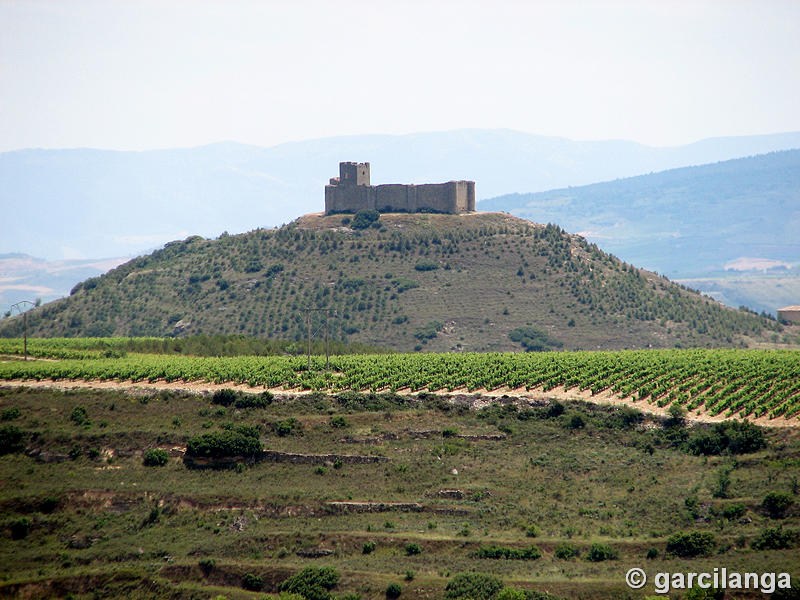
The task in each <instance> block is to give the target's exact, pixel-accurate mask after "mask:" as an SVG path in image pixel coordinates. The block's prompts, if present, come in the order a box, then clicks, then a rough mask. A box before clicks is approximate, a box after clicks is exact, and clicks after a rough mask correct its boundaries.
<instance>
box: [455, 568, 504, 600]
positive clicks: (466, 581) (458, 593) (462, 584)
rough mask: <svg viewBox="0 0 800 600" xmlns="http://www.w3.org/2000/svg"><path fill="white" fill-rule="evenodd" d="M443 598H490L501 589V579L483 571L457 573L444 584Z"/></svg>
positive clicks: (473, 599)
mask: <svg viewBox="0 0 800 600" xmlns="http://www.w3.org/2000/svg"><path fill="white" fill-rule="evenodd" d="M444 589H445V598H451V599H453V600H457V599H465V600H466V599H467V598H470V599H471V600H490V599H491V598H492V597H493V596H494V595H495V594H497V593H498V592H499V591H500V590H502V589H503V580H502V579H500V578H499V577H497V576H496V575H487V574H485V573H459V574H458V575H456V576H455V577H453V579H451V580H450V582H449V583H448V584H447V586H445V588H444Z"/></svg>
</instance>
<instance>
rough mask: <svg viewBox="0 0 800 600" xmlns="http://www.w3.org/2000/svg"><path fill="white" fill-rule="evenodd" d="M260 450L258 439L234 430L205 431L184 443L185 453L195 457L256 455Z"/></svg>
mask: <svg viewBox="0 0 800 600" xmlns="http://www.w3.org/2000/svg"><path fill="white" fill-rule="evenodd" d="M261 451H262V448H261V442H260V441H259V440H258V439H256V438H253V437H250V436H246V435H242V434H241V433H237V432H234V431H220V432H217V433H205V434H203V435H200V436H197V437H194V438H192V439H190V440H189V443H188V444H186V455H187V456H190V457H195V458H200V457H202V458H222V457H230V456H243V457H256V456H257V455H259V454H260V453H261Z"/></svg>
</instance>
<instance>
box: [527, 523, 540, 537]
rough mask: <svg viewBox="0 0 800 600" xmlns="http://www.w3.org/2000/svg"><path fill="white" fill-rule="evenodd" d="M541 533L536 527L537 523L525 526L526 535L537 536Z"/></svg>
mask: <svg viewBox="0 0 800 600" xmlns="http://www.w3.org/2000/svg"><path fill="white" fill-rule="evenodd" d="M537 535H539V530H538V529H537V528H536V525H528V526H527V527H526V528H525V537H529V538H535V537H536V536H537Z"/></svg>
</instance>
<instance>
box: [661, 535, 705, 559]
mask: <svg viewBox="0 0 800 600" xmlns="http://www.w3.org/2000/svg"><path fill="white" fill-rule="evenodd" d="M715 544H716V541H715V539H714V534H712V533H707V532H702V531H693V532H691V533H676V534H674V535H671V536H670V537H669V539H668V540H667V552H668V553H669V554H674V555H675V556H680V557H681V558H694V557H695V556H708V555H709V554H711V552H712V550H714V545H715Z"/></svg>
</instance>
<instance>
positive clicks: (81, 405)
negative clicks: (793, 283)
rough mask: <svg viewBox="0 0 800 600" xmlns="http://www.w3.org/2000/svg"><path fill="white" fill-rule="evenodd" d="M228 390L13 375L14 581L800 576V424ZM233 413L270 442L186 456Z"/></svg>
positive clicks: (110, 586)
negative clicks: (263, 399) (58, 383)
mask: <svg viewBox="0 0 800 600" xmlns="http://www.w3.org/2000/svg"><path fill="white" fill-rule="evenodd" d="M223 400H225V397H222V396H221V395H220V396H219V397H216V398H214V397H210V396H194V395H187V394H182V393H177V392H173V393H168V392H163V393H153V394H149V393H142V392H139V393H136V394H127V393H124V392H121V391H108V390H106V391H82V392H66V393H61V392H53V391H43V390H25V389H16V390H6V389H2V388H0V409H2V411H3V414H4V415H8V417H5V416H4V419H6V420H5V422H4V423H3V427H4V428H7V429H10V428H12V427H13V428H15V429H16V430H17V431H19V432H20V433H19V436H18V437H19V440H17V443H16V444H14V446H13V447H10V445H7V446H6V447H4V448H3V453H2V455H0V479H2V481H4V482H5V484H4V485H3V486H0V511H2V520H0V548H2V555H3V558H4V560H3V561H2V567H1V568H0V571H1V572H2V578H0V597H3V598H15V599H16V598H18V599H20V600H22V599H28V598H37V599H48V598H68V597H74V598H76V599H81V600H82V599H89V598H132V599H141V600H144V599H147V600H156V599H158V600H161V599H165V600H166V599H171V600H200V599H202V600H207V599H209V598H213V597H225V598H229V599H231V600H246V599H250V600H253V599H256V598H258V599H264V598H265V596H264V593H276V592H278V589H279V586H280V584H281V582H284V581H285V580H287V579H288V578H289V577H290V576H292V575H295V574H297V573H298V572H300V571H301V570H302V569H304V568H306V567H316V568H320V567H329V568H333V569H335V570H336V573H338V575H339V578H338V581H337V582H336V586H335V588H334V589H333V590H332V595H333V596H334V597H336V598H353V597H354V596H352V595H351V594H357V596H355V597H359V598H361V599H362V600H382V599H383V598H386V594H385V591H386V589H387V587H388V586H389V584H392V583H395V584H398V585H400V586H402V595H401V598H408V599H411V598H415V599H416V598H428V599H431V600H435V599H439V598H449V599H450V600H452V599H453V598H454V595H453V594H446V591H445V588H446V586H448V584H450V583H451V582H452V581H454V580H457V574H458V573H462V572H480V573H491V574H493V575H496V576H498V577H499V578H501V579H502V580H503V582H504V583H505V585H509V586H514V587H517V588H521V589H526V590H530V591H533V590H537V591H539V592H540V593H541V594H542V595H537V596H532V598H535V599H536V600H559V599H563V598H572V599H575V600H578V599H588V598H592V599H605V598H614V599H618V598H642V597H645V596H652V595H653V593H655V592H656V589H654V583H653V578H654V575H655V573H658V572H671V573H681V572H687V571H691V572H713V570H714V569H715V568H718V567H720V565H724V567H725V568H726V569H727V570H728V572H757V573H782V572H788V573H790V574H791V576H792V578H793V581H794V585H795V587H796V585H797V584H796V581H797V577H798V576H800V573H798V566H799V565H798V561H797V544H798V543H800V537H798V536H799V535H800V533H798V526H800V512H798V510H797V502H796V500H797V480H798V477H800V468H799V467H798V465H799V464H800V463H799V462H798V458H799V457H800V435H798V431H796V430H788V429H787V430H777V429H773V430H766V431H762V432H759V431H758V430H757V429H756V428H752V427H731V428H728V429H726V430H725V431H727V432H728V433H731V432H732V433H738V434H747V436H746V437H743V436H742V435H739V436H738V439H739V442H740V446H741V447H738V448H737V449H736V452H737V453H736V455H735V456H729V455H728V453H727V451H726V453H725V454H724V455H721V454H720V449H719V448H717V447H716V446H715V445H714V444H713V443H712V444H709V443H708V442H709V441H711V442H716V441H717V439H718V438H719V435H718V434H719V431H718V430H717V428H716V427H714V428H710V427H704V426H694V427H687V426H685V424H683V423H680V422H673V423H670V421H668V420H663V419H648V418H646V417H643V416H642V415H640V414H638V413H637V412H636V411H632V410H630V409H611V408H608V407H597V406H591V405H583V404H578V403H570V404H566V405H560V404H558V403H549V404H545V405H528V404H520V405H515V404H513V403H506V404H505V405H500V404H496V405H493V406H489V407H487V408H485V409H483V410H475V409H471V408H469V407H468V406H467V405H464V404H456V405H455V406H454V405H453V404H451V403H450V402H447V401H444V399H442V398H439V397H436V396H433V395H431V394H427V395H426V394H422V395H419V396H409V397H400V396H396V395H393V394H379V395H367V394H363V395H362V394H353V393H346V394H339V395H337V396H325V395H322V394H316V395H311V396H305V397H300V398H297V397H283V396H277V397H276V398H275V399H274V401H273V402H271V403H269V402H268V403H267V404H266V405H265V406H263V407H260V408H259V407H256V406H252V407H249V408H248V407H239V406H238V405H237V404H235V403H232V404H228V405H227V406H223V405H222V404H223V402H222V401H223ZM239 400H241V398H237V399H236V401H235V402H238V401H239ZM267 400H268V399H267ZM226 401H233V399H232V398H228V399H227V400H226ZM56 407H57V409H56V410H54V409H55V408H56ZM234 432H236V433H239V432H244V433H239V435H245V433H246V437H248V438H250V439H256V437H257V442H258V443H259V444H260V445H262V446H263V448H264V450H265V451H266V452H265V453H264V455H263V458H262V460H256V461H252V462H253V464H251V465H248V464H245V463H246V462H248V461H243V462H242V463H240V465H239V466H237V467H236V468H231V469H220V470H203V469H198V468H190V467H189V465H191V464H193V463H191V462H187V463H184V462H183V461H182V460H181V458H182V457H183V456H184V453H185V452H186V453H188V451H189V447H190V446H192V445H194V444H192V440H193V439H196V438H197V437H199V436H201V435H202V434H206V435H208V434H211V435H215V436H225V435H229V434H233V433H234ZM201 439H202V438H201ZM155 449H158V450H160V452H158V453H154V452H153V450H155ZM728 449H730V446H729V448H728ZM148 451H150V456H151V457H152V458H155V459H156V460H150V461H148V462H147V464H149V465H152V466H147V464H145V460H146V459H147V456H148ZM159 455H160V457H161V460H158V458H159ZM195 464H196V463H195ZM158 465H161V466H158ZM768 498H772V501H771V502H768V501H767V499H768ZM780 499H783V501H784V504H785V503H786V502H789V503H790V504H789V506H788V507H785V509H784V510H778V509H780V508H781V505H780V503H778V502H776V500H780ZM687 536H688V537H687ZM632 567H639V568H644V569H645V570H646V571H647V572H648V574H649V576H650V580H649V581H648V585H647V586H646V588H644V589H643V590H641V592H632V591H631V590H629V589H628V588H627V587H626V586H625V583H624V574H625V573H626V572H627V571H628V569H630V568H632ZM451 588H452V586H451ZM248 590H258V592H259V593H258V594H256V593H255V591H248ZM545 590H546V591H549V592H550V593H551V594H553V596H550V595H548V596H545V595H544V594H543V593H544V592H545ZM320 591H322V590H320ZM767 591H768V590H767ZM673 592H674V594H670V596H671V597H684V596H683V594H684V593H685V590H680V589H677V590H673ZM306 597H307V598H329V596H328V595H327V594H326V593H325V591H322V593H318V594H314V595H311V594H306ZM468 597H474V596H469V595H467V594H465V593H462V594H461V595H460V596H456V598H460V599H462V600H465V599H466V598H468ZM481 597H484V598H486V597H488V594H487V595H486V596H481ZM504 597H506V598H507V597H509V596H508V595H506V596H504ZM511 597H514V598H518V597H520V596H519V595H518V594H517V595H514V596H511ZM726 597H734V598H738V599H740V600H744V599H745V598H763V597H764V596H762V595H761V594H760V593H758V591H757V590H752V589H751V590H749V591H741V590H738V591H732V590H729V591H728V594H727V595H726ZM771 597H772V598H776V599H777V598H791V597H793V596H788V595H784V596H780V595H779V594H778V593H776V594H775V595H774V596H771ZM269 598H273V599H275V600H278V598H279V597H278V596H277V594H276V595H275V596H269ZM284 598H285V596H284Z"/></svg>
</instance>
